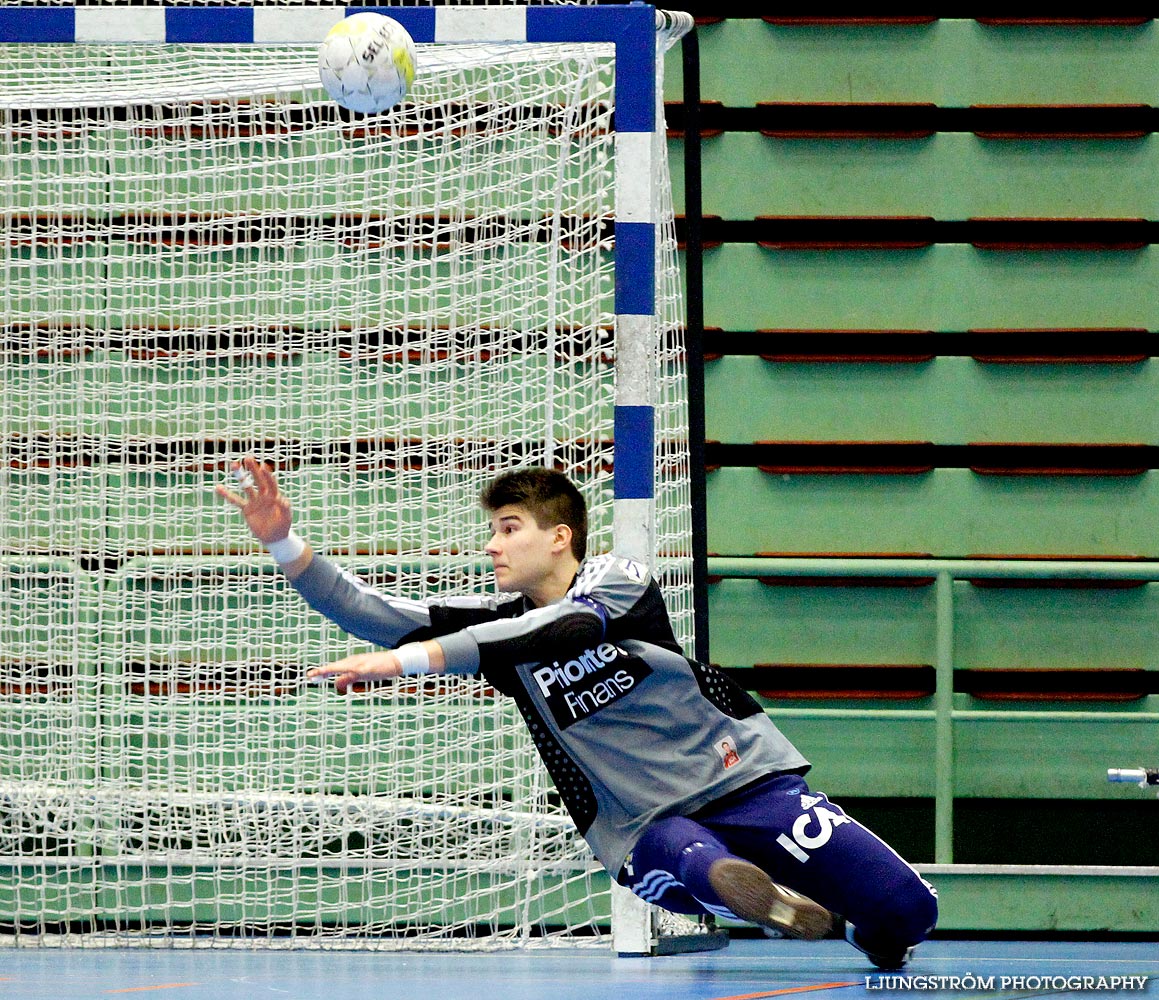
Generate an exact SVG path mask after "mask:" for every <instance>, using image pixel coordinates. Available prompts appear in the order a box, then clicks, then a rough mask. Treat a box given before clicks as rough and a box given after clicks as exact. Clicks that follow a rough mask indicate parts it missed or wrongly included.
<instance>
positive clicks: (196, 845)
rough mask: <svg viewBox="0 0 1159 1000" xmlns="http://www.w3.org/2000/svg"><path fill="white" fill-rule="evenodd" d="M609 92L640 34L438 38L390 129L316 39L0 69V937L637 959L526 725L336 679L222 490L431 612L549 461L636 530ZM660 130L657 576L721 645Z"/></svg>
mask: <svg viewBox="0 0 1159 1000" xmlns="http://www.w3.org/2000/svg"><path fill="white" fill-rule="evenodd" d="M141 10H144V11H146V12H147V10H148V8H144V9H138V11H137V12H138V13H140V12H141ZM79 23H80V21H79V19H78V24H79ZM657 62H658V63H659V62H660V60H657ZM615 77H616V58H615V51H614V49H613V46H612V45H610V44H604V43H592V44H574V45H562V44H532V43H512V44H434V43H423V44H420V45H419V72H418V77H417V80H416V84H415V87H414V91H413V94H412V95H411V97H410V98H408V100H407V101H406V102H405V103H404V104H403V105H402V106H401V107H400V108H398V109H396V110H395V111H393V112H391V113H387V114H383V115H379V116H374V117H368V118H362V117H358V116H351V115H349V114H347V113H340V112H339V110H338V109H337V108H336V107H335V106H334V105H333V104H332V103H330V102H329V101H328V100H327V99H326V96H325V94H324V93H323V92H322V91H321V89H320V87H319V85H318V82H317V70H316V45H313V44H309V45H307V44H299V45H278V46H261V45H257V44H240V45H225V44H213V45H173V44H166V45H156V44H123V43H99V42H66V43H61V44H50V43H41V44H17V43H13V44H6V45H3V46H0V122H2V127H0V212H2V213H3V216H2V227H3V236H2V243H0V317H2V318H0V330H2V334H3V344H2V350H3V371H4V374H3V381H2V383H0V388H2V391H0V689H2V692H3V697H2V698H0V747H3V750H2V752H0V939H3V940H2V941H0V943H5V942H6V943H18V944H19V943H33V942H38V943H49V942H58V943H59V942H64V943H69V944H109V943H112V944H118V945H120V944H127V943H138V942H145V943H164V944H166V945H167V946H172V945H173V944H175V943H176V944H181V943H182V942H184V943H186V944H189V945H199V944H203V943H205V944H212V945H217V946H222V945H230V944H237V945H239V946H245V947H250V946H253V945H254V944H255V943H261V944H263V945H269V946H274V947H277V946H293V947H306V946H320V947H382V948H393V947H405V948H416V947H424V946H426V947H440V948H457V947H506V946H514V945H519V944H524V943H527V942H542V943H557V942H566V943H569V944H574V943H577V942H584V941H601V940H602V941H605V942H606V941H607V932H608V919H609V913H610V902H609V886H608V879H607V877H606V875H604V874H603V873H602V872H600V871H599V870H598V866H596V865H595V864H594V862H593V861H592V859H591V857H590V854H589V852H588V851H587V848H586V846H585V845H584V843H583V841H582V840H581V839H580V838H579V837H578V836H577V835H576V833H575V830H574V828H573V827H572V825H571V823H570V821H569V820H568V818H567V816H566V814H565V813H564V812H563V810H562V808H561V807H560V805H559V803H558V800H557V798H556V796H555V794H554V792H553V789H552V787H551V784H550V780H549V779H548V778H547V777H546V772H545V771H544V770H543V769H542V767H541V766H540V764H539V762H538V759H537V757H536V754H535V751H534V748H533V746H532V744H531V741H530V740H529V738H528V737H527V735H526V734H525V732H524V729H523V725H522V722H521V721H520V719H519V716H518V713H517V711H516V710H515V707H514V705H513V704H511V703H510V702H509V701H508V700H507V699H503V698H500V697H497V696H496V695H495V694H494V693H493V692H492V691H490V690H489V689H488V688H487V687H486V686H485V685H483V684H482V683H480V682H475V681H470V680H464V681H450V680H438V681H427V682H421V683H399V684H392V685H384V686H380V687H376V688H372V689H368V690H363V691H360V692H357V693H355V694H353V695H351V696H348V697H345V698H343V697H339V696H337V695H335V694H334V693H333V691H332V690H322V689H318V688H313V687H307V686H305V685H304V684H303V681H302V676H303V674H304V671H305V670H306V668H308V667H309V666H311V665H313V664H318V663H323V662H326V661H329V660H332V659H334V658H336V657H339V656H342V655H346V654H348V653H350V652H354V651H357V650H358V649H362V648H365V647H364V646H362V645H361V644H359V643H357V642H355V641H353V640H351V639H350V638H349V637H347V636H346V635H344V634H343V633H341V632H339V630H338V629H337V628H335V627H333V626H331V625H329V624H328V623H327V622H325V621H324V620H322V619H320V618H319V617H318V616H317V615H315V614H313V613H312V612H310V611H309V609H308V608H306V606H305V605H304V603H303V602H301V601H300V599H298V598H297V596H296V595H295V594H294V593H293V592H292V591H290V590H289V588H288V587H287V586H286V585H285V583H284V580H283V579H282V578H281V577H280V575H279V574H278V573H277V572H276V570H275V569H274V567H273V564H272V562H271V561H270V559H269V558H268V556H266V555H265V554H264V553H263V552H262V550H261V548H260V546H258V545H257V544H256V543H255V542H254V541H253V540H252V539H251V538H250V536H249V535H248V533H247V532H246V530H245V528H244V524H243V523H242V522H241V519H240V518H239V517H238V516H237V513H236V511H233V510H232V508H228V507H226V506H225V505H224V504H223V503H222V502H221V501H220V500H219V499H218V498H216V497H215V496H214V495H213V494H212V486H213V485H214V484H215V483H218V482H221V481H223V478H224V476H225V473H226V469H227V466H228V463H229V462H230V461H231V460H232V459H234V458H237V457H239V456H240V455H242V454H249V453H253V454H256V455H258V456H259V457H261V458H264V459H268V460H269V461H270V462H272V463H273V464H274V465H275V466H276V468H277V470H278V474H279V478H280V482H281V485H282V487H283V489H284V491H285V492H286V493H287V494H288V496H289V497H290V498H291V500H292V502H293V504H294V509H295V512H296V515H295V522H296V526H297V528H298V530H299V531H300V532H301V533H302V534H303V535H305V536H306V537H307V538H308V539H309V540H310V541H311V542H312V543H313V545H314V546H315V547H316V548H317V549H319V550H320V551H322V552H325V553H326V554H328V555H329V556H330V557H331V558H333V559H335V560H336V561H338V562H339V563H341V564H342V565H343V566H345V567H347V568H349V569H351V570H353V571H356V572H358V573H359V574H360V575H362V576H363V577H364V578H365V579H367V580H368V581H370V582H371V583H372V584H374V585H376V586H379V587H381V588H383V589H385V590H387V591H389V592H391V593H396V594H401V595H406V596H413V597H422V596H425V595H429V594H433V593H445V592H448V591H450V592H462V591H479V590H485V589H487V588H488V587H489V586H490V581H489V574H488V572H487V566H486V565H485V562H484V561H483V560H481V558H480V556H481V546H482V544H483V542H484V541H485V526H486V525H485V516H484V515H483V513H482V512H481V511H480V510H479V509H478V505H477V496H478V493H479V490H480V488H481V487H482V486H483V485H484V484H485V482H486V481H487V480H488V479H489V478H490V477H492V476H493V475H495V474H496V473H497V472H500V471H504V470H506V469H509V468H512V467H515V466H518V465H525V464H531V463H535V464H546V465H550V466H554V467H556V468H559V469H561V470H563V471H565V472H567V473H568V474H570V475H571V476H573V477H574V478H576V479H577V480H578V481H579V482H580V483H581V485H582V488H583V489H584V491H585V493H586V496H587V498H588V500H589V503H590V504H591V508H592V520H593V526H592V540H591V548H592V550H593V551H597V552H598V551H606V550H609V549H611V548H612V546H613V544H614V542H615V539H614V538H613V520H614V519H613V510H614V504H615V497H614V489H613V484H614V458H615V451H614V442H613V427H614V421H615V409H616V398H617V397H616V392H617V370H618V368H620V367H621V362H622V360H623V359H622V355H623V354H624V344H623V342H622V340H621V336H620V333H619V326H618V322H617V316H616V305H615V299H616V284H617V280H618V278H617V267H618V266H626V265H625V264H624V261H622V260H619V261H617V255H616V253H615V249H616V217H615V192H616V190H617V176H616V171H617V169H618V168H619V167H620V166H622V164H618V163H617V145H616V142H615V128H614V115H615V113H616V102H615V85H616V81H615ZM663 139H664V136H663V128H662V126H661V128H660V129H659V130H658V131H657V135H656V136H655V137H654V140H653V143H654V150H655V156H654V158H653V161H652V169H651V171H650V173H651V175H652V176H651V181H652V195H651V197H652V198H653V199H654V204H655V207H656V218H657V220H658V227H657V228H658V232H659V234H660V236H661V238H660V239H658V240H657V242H656V254H655V257H656V265H657V266H656V271H655V275H656V277H655V284H656V307H655V317H654V320H653V321H652V323H651V331H650V337H651V339H650V340H648V341H647V342H646V343H645V347H644V349H645V351H646V354H647V358H648V361H647V364H648V366H649V371H650V372H651V377H650V380H649V382H650V384H649V387H648V390H647V392H648V393H650V394H651V403H652V405H654V407H655V463H656V477H655V519H654V522H653V532H654V539H653V546H654V550H653V553H652V558H653V561H654V563H655V564H656V566H657V569H658V571H659V573H660V574H661V576H662V582H663V583H664V585H665V588H666V591H667V594H668V597H669V600H670V603H671V607H672V610H673V612H674V617H675V624H676V627H677V629H678V634H680V635H681V637H682V638H683V639H684V640H685V641H686V642H688V643H689V648H691V647H690V641H691V621H692V614H691V609H692V597H691V573H690V562H691V559H690V541H689V521H688V503H689V497H688V458H687V442H686V440H685V438H686V430H685V424H686V417H685V404H684V399H683V391H684V383H683V368H682V365H683V355H682V350H681V320H680V317H681V304H680V295H679V279H678V275H677V271H676V251H675V243H674V237H673V227H672V219H671V203H670V192H669V191H668V188H667V171H666V167H665V159H664V150H663ZM635 350H639V348H635Z"/></svg>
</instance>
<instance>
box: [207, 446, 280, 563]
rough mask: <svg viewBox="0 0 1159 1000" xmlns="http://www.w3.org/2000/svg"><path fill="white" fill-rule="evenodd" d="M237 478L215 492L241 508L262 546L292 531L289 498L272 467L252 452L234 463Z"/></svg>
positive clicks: (234, 472) (220, 486) (276, 540)
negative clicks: (236, 481)
mask: <svg viewBox="0 0 1159 1000" xmlns="http://www.w3.org/2000/svg"><path fill="white" fill-rule="evenodd" d="M232 471H233V474H234V476H235V477H236V478H237V479H238V485H237V486H236V487H234V488H232V489H231V488H230V487H228V486H223V485H219V486H217V487H215V489H214V492H215V493H217V495H218V496H219V497H221V498H222V499H224V500H226V501H227V502H229V503H231V504H233V505H234V506H235V507H236V508H237V509H238V510H240V511H241V513H242V516H243V517H244V518H245V523H246V524H247V525H248V526H249V529H250V531H252V532H253V535H254V537H255V538H256V539H257V540H258V541H259V542H261V543H262V544H263V545H269V544H270V543H271V542H278V541H281V540H282V539H283V538H285V537H286V536H287V535H289V533H290V525H291V523H292V521H293V515H292V513H291V510H290V501H289V500H287V499H286V498H285V496H283V495H282V492H281V491H280V490H279V489H278V481H277V479H275V478H274V473H273V470H272V469H271V468H270V467H269V466H268V465H266V464H265V463H264V462H259V461H258V460H257V459H256V458H254V457H253V456H252V455H247V456H246V457H245V458H243V459H242V460H241V461H240V462H234V463H233V469H232Z"/></svg>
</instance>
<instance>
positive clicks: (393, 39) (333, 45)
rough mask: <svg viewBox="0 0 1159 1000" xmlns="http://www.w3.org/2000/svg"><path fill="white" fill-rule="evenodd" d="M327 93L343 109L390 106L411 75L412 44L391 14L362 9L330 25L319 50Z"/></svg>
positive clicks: (403, 91) (367, 110) (371, 109)
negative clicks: (389, 15)
mask: <svg viewBox="0 0 1159 1000" xmlns="http://www.w3.org/2000/svg"><path fill="white" fill-rule="evenodd" d="M318 75H319V76H320V77H321V78H322V86H323V87H325V88H326V93H328V94H329V95H330V97H331V98H332V99H333V100H334V101H335V102H336V103H337V104H340V105H342V107H344V108H349V109H350V110H351V111H360V112H362V113H363V114H372V113H373V112H375V111H385V110H386V109H387V108H393V107H394V106H395V105H396V104H398V103H399V102H400V101H401V100H402V99H403V98H404V97H406V95H407V91H408V90H410V86H411V84H412V83H414V78H415V45H414V39H412V38H411V37H410V34H409V33H408V32H407V30H406V28H404V27H403V26H402V25H401V24H399V23H398V21H396V20H395V19H394V18H393V17H387V16H386V15H385V14H375V13H372V12H370V11H363V12H362V13H360V14H351V15H350V16H349V17H346V18H343V19H342V20H341V21H340V22H338V24H336V25H334V27H333V28H331V29H330V33H329V34H328V35H327V36H326V37H325V38H324V39H323V41H322V46H321V48H320V49H319V50H318Z"/></svg>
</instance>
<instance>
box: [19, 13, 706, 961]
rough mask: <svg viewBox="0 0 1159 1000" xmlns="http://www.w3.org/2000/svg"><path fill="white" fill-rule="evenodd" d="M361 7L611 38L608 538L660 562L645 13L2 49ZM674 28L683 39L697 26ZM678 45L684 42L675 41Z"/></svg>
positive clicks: (476, 34) (445, 28) (500, 28)
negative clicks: (372, 21)
mask: <svg viewBox="0 0 1159 1000" xmlns="http://www.w3.org/2000/svg"><path fill="white" fill-rule="evenodd" d="M361 11H375V12H379V13H388V14H389V15H390V16H391V17H393V18H395V19H396V20H398V21H399V22H400V23H402V24H403V26H404V27H405V28H406V29H407V30H408V31H409V32H410V34H411V36H412V37H413V38H414V40H415V41H416V42H417V43H420V44H421V43H459V42H463V43H488V44H489V43H506V42H533V43H555V42H560V43H607V44H611V45H614V47H615V67H614V77H615V85H614V93H615V99H614V137H613V141H614V165H615V173H614V186H615V188H614V196H613V202H614V213H613V214H614V218H613V225H614V244H613V248H612V253H613V259H614V262H615V271H614V284H615V287H614V366H615V377H614V382H613V393H614V401H613V407H614V430H613V438H614V440H613V443H612V456H613V457H612V538H613V543H614V547H615V549H616V551H617V552H619V553H621V554H623V555H626V556H629V557H631V558H635V559H639V560H642V561H645V562H648V563H650V564H652V565H656V563H657V560H658V557H659V556H660V555H661V553H659V551H658V542H657V526H656V503H657V497H656V480H657V462H658V459H659V454H658V449H659V447H660V446H661V442H660V441H659V434H658V430H657V422H656V405H657V389H656V371H657V351H658V344H659V341H660V338H661V336H662V333H663V331H662V329H661V327H662V325H663V323H664V322H665V320H664V319H663V318H662V317H661V316H660V315H659V314H658V311H657V282H658V278H657V259H658V253H659V246H658V244H659V240H660V238H661V236H660V233H659V227H660V225H661V221H662V220H661V219H659V218H658V217H657V205H658V201H657V197H656V191H655V187H654V185H655V175H656V172H657V170H659V169H662V168H663V167H664V166H665V165H664V164H662V163H660V162H658V160H659V159H660V154H659V153H658V150H661V149H662V144H663V142H664V122H663V115H662V114H661V104H660V95H659V93H658V66H657V60H658V59H659V58H660V54H659V53H658V49H657V44H656V35H657V28H658V20H659V19H661V18H663V17H669V16H670V15H665V14H662V13H661V12H658V11H657V10H656V8H654V7H653V6H651V5H648V4H643V3H630V4H627V5H623V6H566V7H553V6H515V5H502V6H491V7H454V6H437V7H391V6H358V5H351V6H348V7H321V8H293V7H283V6H279V7H270V8H263V7H260V6H241V5H239V6H220V7H200V6H197V7H194V6H190V7H164V8H160V7H158V8H150V7H148V6H144V7H137V6H133V7H117V6H109V7H102V6H91V7H89V6H77V7H67V6H62V7H58V6H45V7H38V6H23V7H22V6H9V7H0V43H66V44H67V43H70V42H77V43H120V42H124V43H155V44H181V45H203V44H204V45H215V44H222V45H237V44H242V45H245V44H253V45H269V46H278V45H285V44H298V45H301V44H303V43H312V42H313V43H316V42H318V41H320V39H321V38H322V37H323V36H324V35H325V33H326V31H327V30H328V29H329V27H331V26H333V24H335V23H337V22H338V21H339V20H341V19H342V18H343V17H345V16H349V15H350V14H353V13H358V12H361ZM677 16H678V17H684V18H686V19H687V24H684V25H682V28H678V29H677V31H678V32H679V34H683V33H684V31H687V30H688V29H689V28H690V27H691V18H690V17H688V16H687V15H677ZM677 37H678V35H677ZM612 894H613V898H612V946H613V948H614V949H615V950H616V951H617V952H619V953H622V954H641V953H649V952H650V951H652V950H654V949H653V938H654V932H655V928H654V916H653V914H654V911H653V908H651V907H648V906H647V905H646V904H644V903H642V902H641V901H639V900H637V899H636V898H635V897H634V896H632V895H631V894H630V893H628V892H627V891H626V890H622V889H620V887H619V886H617V885H615V884H614V881H613V884H612Z"/></svg>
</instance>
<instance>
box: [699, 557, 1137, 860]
mask: <svg viewBox="0 0 1159 1000" xmlns="http://www.w3.org/2000/svg"><path fill="white" fill-rule="evenodd" d="M708 571H709V574H710V575H712V576H720V577H734V578H754V577H769V576H785V577H933V579H934V584H933V586H934V588H935V602H936V633H935V656H934V673H935V689H934V707H933V708H932V709H876V710H875V709H869V708H866V709H855V708H854V709H844V708H841V709H837V708H831V709H825V708H783V709H777V710H776V711H775V713H774V714H775V715H777V716H780V717H782V718H795V719H834V718H845V719H880V720H883V721H888V720H891V719H892V720H903V719H904V720H910V721H913V720H923V721H931V722H932V723H933V726H934V746H935V754H934V861H935V863H936V864H940V865H942V864H945V865H948V864H952V863H953V859H954V847H953V831H954V723H955V722H959V721H967V720H968V721H982V720H993V721H1004V722H1012V723H1025V722H1055V721H1057V722H1132V723H1152V724H1154V723H1159V712H1148V711H1140V712H1116V711H1106V712H1090V711H1061V710H1049V709H1048V710H1041V711H1034V710H1030V711H1027V710H1023V709H1017V710H1002V709H956V708H954V700H953V699H954V588H953V584H954V581H955V580H960V579H975V580H977V579H991V580H996V579H1012V580H1013V579H1035V580H1042V581H1044V582H1049V581H1051V580H1066V581H1075V580H1111V581H1142V582H1149V581H1159V562H1110V561H1108V562H1099V561H1089V560H1073V561H1071V560H1054V559H1051V560H1034V559H906V558H834V557H792V556H751V557H750V556H739V557H732V556H713V557H711V558H710V559H709V569H708ZM1109 763H1117V762H1114V761H1112V762H1109Z"/></svg>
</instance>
